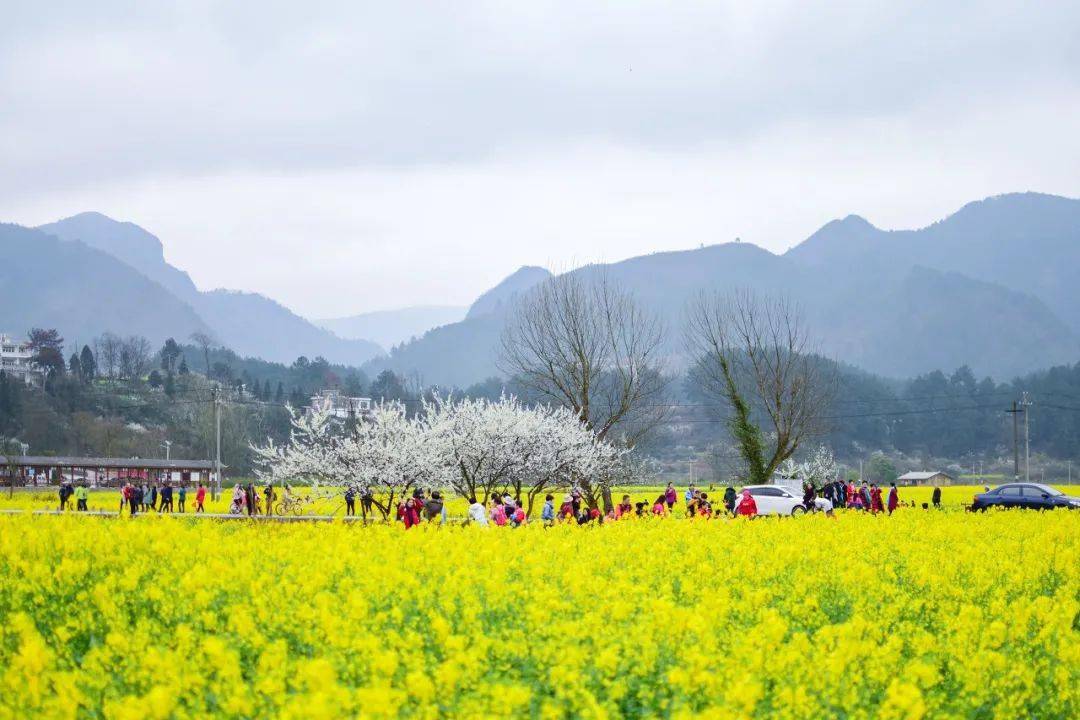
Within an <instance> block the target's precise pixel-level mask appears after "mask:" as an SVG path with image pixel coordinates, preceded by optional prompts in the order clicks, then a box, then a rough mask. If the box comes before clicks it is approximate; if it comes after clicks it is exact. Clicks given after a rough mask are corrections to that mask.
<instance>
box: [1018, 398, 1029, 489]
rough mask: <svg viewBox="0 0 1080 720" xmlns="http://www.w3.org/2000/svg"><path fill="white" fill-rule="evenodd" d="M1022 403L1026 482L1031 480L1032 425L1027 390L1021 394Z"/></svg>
mask: <svg viewBox="0 0 1080 720" xmlns="http://www.w3.org/2000/svg"><path fill="white" fill-rule="evenodd" d="M1020 404H1021V405H1023V406H1024V482H1031V427H1030V425H1029V423H1028V415H1029V414H1030V413H1029V412H1028V408H1029V407H1031V400H1029V399H1028V394H1027V393H1026V392H1025V393H1023V394H1022V395H1021V396H1020Z"/></svg>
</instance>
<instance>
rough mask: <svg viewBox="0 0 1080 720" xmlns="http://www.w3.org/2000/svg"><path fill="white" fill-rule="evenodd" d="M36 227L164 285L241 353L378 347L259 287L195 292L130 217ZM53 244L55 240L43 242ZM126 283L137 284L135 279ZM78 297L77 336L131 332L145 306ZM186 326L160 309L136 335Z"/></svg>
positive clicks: (79, 218) (182, 334)
mask: <svg viewBox="0 0 1080 720" xmlns="http://www.w3.org/2000/svg"><path fill="white" fill-rule="evenodd" d="M38 230H39V231H40V234H42V236H43V237H45V236H50V235H51V236H55V237H56V238H58V239H60V240H62V241H66V244H68V245H73V244H76V243H78V244H81V245H84V246H89V247H92V248H96V249H97V250H99V251H101V252H104V253H107V254H109V255H110V256H112V257H113V258H114V259H116V260H118V261H120V262H121V263H122V264H124V265H125V266H126V267H127V268H128V269H129V271H130V273H131V274H132V275H134V276H138V277H139V278H141V281H143V282H145V281H149V282H152V283H154V284H155V285H157V286H158V287H159V288H160V289H159V290H158V291H157V292H158V294H161V293H162V292H165V293H166V294H167V295H169V300H170V301H171V303H172V304H177V305H186V306H187V311H186V314H187V316H190V317H194V318H197V325H198V327H199V328H201V329H203V330H204V331H205V332H208V333H209V334H210V335H212V336H213V337H214V338H215V339H216V340H217V341H218V342H220V343H221V344H223V345H225V346H226V347H229V348H231V349H232V350H234V351H236V352H237V353H239V354H241V355H250V356H255V357H260V358H263V359H266V360H272V361H276V362H291V361H293V360H295V359H296V357H297V356H299V355H307V356H308V357H316V356H318V355H322V356H323V357H325V358H326V359H327V360H329V361H330V362H333V363H341V364H344V365H360V364H361V363H363V362H365V361H367V360H370V359H371V358H373V357H375V356H377V355H379V354H380V353H381V352H382V348H380V347H379V346H378V345H376V344H375V343H373V342H370V341H367V340H360V339H343V338H340V337H338V336H336V335H334V334H333V333H332V332H330V331H328V330H325V329H324V328H320V327H317V326H316V325H314V324H312V323H311V322H309V321H308V320H305V319H304V318H302V317H300V316H299V315H296V314H295V313H293V312H292V311H290V310H289V309H288V308H286V307H284V306H283V305H281V304H280V303H277V302H275V301H274V300H271V299H270V298H267V297H265V296H263V295H259V294H257V293H245V292H234V291H227V290H214V291H211V292H200V291H199V290H198V289H197V288H196V287H195V284H194V283H193V282H192V281H191V278H190V277H189V276H188V274H187V273H186V272H183V271H182V270H179V269H177V268H175V267H173V266H172V265H170V264H168V263H167V262H166V261H165V257H164V254H163V252H162V245H161V241H160V240H159V239H158V238H157V237H155V236H154V235H152V234H151V233H149V232H147V231H146V230H144V229H142V228H141V227H139V226H138V225H135V224H133V223H129V222H118V221H116V220H113V219H112V218H109V217H107V216H105V215H102V214H101V213H93V212H88V213H81V214H79V215H75V216H73V217H70V218H66V219H64V220H60V221H58V222H55V223H50V224H48V225H43V226H41V227H40V228H38ZM46 234H47V235H46ZM58 249H59V246H57V245H55V244H49V245H46V246H44V247H43V248H42V250H47V251H56V250H58ZM131 282H135V284H136V285H138V284H139V281H135V280H132V281H131ZM110 292H113V293H117V294H121V295H123V296H124V297H128V295H127V293H125V292H124V291H123V290H120V289H116V288H112V289H110ZM82 302H83V303H85V304H86V305H85V307H84V308H80V310H82V311H83V312H82V314H81V315H80V317H84V318H85V322H82V323H79V327H81V328H82V329H81V332H80V335H81V336H92V335H97V334H99V333H101V332H104V331H106V330H108V331H112V332H116V333H119V334H124V335H126V334H131V333H132V332H135V330H134V329H132V328H133V326H132V325H131V323H130V322H129V319H130V316H131V315H132V314H134V313H139V312H142V311H141V310H140V309H139V308H138V307H137V306H138V305H139V302H140V301H139V300H137V299H132V303H131V304H132V306H133V307H131V308H128V309H126V310H125V311H124V312H118V311H117V308H116V306H115V305H110V306H108V307H106V306H104V305H101V304H100V301H99V300H98V299H97V298H95V297H93V296H91V297H88V298H82ZM41 322H43V321H39V322H38V324H41ZM3 326H4V327H6V325H3ZM190 326H191V323H190V322H186V321H182V320H181V318H179V317H177V316H176V314H175V313H165V314H161V315H159V316H158V321H157V323H156V328H155V331H154V332H153V333H150V332H143V331H140V332H139V334H144V335H147V337H150V338H152V339H154V340H155V341H156V340H157V339H158V338H164V337H169V336H173V337H176V338H177V339H178V340H183V339H185V338H187V336H188V335H189V334H190V333H191V332H192V330H190V329H189V327H190ZM14 331H15V332H21V331H22V329H21V328H15V329H14Z"/></svg>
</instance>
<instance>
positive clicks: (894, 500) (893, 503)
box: [888, 483, 900, 515]
mask: <svg viewBox="0 0 1080 720" xmlns="http://www.w3.org/2000/svg"><path fill="white" fill-rule="evenodd" d="M899 504H900V494H899V493H898V492H896V483H890V484H889V505H888V507H889V514H890V515H892V514H893V510H895V509H896V507H897V506H898V505H899Z"/></svg>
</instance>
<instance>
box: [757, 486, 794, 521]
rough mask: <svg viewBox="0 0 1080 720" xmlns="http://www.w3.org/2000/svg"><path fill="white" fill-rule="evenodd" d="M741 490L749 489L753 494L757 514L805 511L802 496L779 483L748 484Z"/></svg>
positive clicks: (790, 513) (788, 513)
mask: <svg viewBox="0 0 1080 720" xmlns="http://www.w3.org/2000/svg"><path fill="white" fill-rule="evenodd" d="M743 490H749V491H750V494H751V495H753V496H754V502H755V503H756V504H757V511H758V515H798V514H799V513H804V512H806V508H804V507H803V504H802V498H801V497H797V496H796V495H794V494H792V493H791V491H789V490H787V489H786V488H782V487H780V486H779V485H748V486H746V487H745V488H743Z"/></svg>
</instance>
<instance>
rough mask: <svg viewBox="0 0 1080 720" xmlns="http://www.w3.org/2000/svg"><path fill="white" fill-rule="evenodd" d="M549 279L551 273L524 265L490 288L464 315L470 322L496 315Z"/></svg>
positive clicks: (540, 268)
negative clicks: (523, 294)
mask: <svg viewBox="0 0 1080 720" xmlns="http://www.w3.org/2000/svg"><path fill="white" fill-rule="evenodd" d="M550 277H551V272H550V271H549V270H546V269H545V268H542V267H535V266H532V265H525V266H523V267H520V268H518V269H517V270H516V271H514V272H513V273H512V274H511V275H509V276H507V277H506V278H505V279H504V280H503V281H502V282H500V283H499V284H498V285H496V286H495V287H493V288H491V289H490V290H488V291H487V292H485V293H484V294H483V295H481V296H480V297H478V298H477V299H476V301H475V302H474V303H473V304H472V306H471V307H469V313H468V315H466V317H467V318H469V319H470V320H475V319H476V318H478V317H482V316H484V315H497V314H499V313H502V312H505V311H506V309H507V307H509V305H510V304H511V303H512V302H513V301H514V298H516V297H518V296H519V295H520V294H521V293H524V292H528V291H529V290H531V289H532V288H533V287H535V286H536V285H538V284H540V283H542V282H544V281H545V280H547V279H549V278H550Z"/></svg>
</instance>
